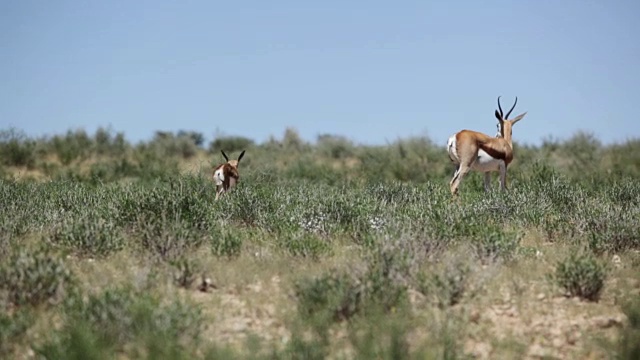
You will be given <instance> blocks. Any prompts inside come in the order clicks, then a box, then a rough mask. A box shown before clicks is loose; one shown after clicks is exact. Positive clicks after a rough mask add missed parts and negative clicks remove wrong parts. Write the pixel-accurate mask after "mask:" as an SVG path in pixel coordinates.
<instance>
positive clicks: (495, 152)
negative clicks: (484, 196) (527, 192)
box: [447, 96, 527, 195]
mask: <svg viewBox="0 0 640 360" xmlns="http://www.w3.org/2000/svg"><path fill="white" fill-rule="evenodd" d="M517 103H518V97H517V96H516V101H515V102H514V103H513V106H512V107H511V109H510V110H509V112H507V115H504V113H503V112H502V107H501V106H500V96H498V110H496V111H495V116H496V119H498V130H499V132H498V134H497V135H496V137H490V136H489V135H486V134H483V133H480V132H477V131H473V130H462V131H459V132H457V133H455V134H454V135H452V136H451V137H450V138H449V141H448V142H447V151H448V152H449V158H450V159H451V161H452V162H453V163H455V164H456V171H455V173H454V174H453V178H452V179H451V181H450V182H449V188H450V190H451V194H453V195H457V192H458V187H459V186H460V182H461V181H462V179H463V178H464V176H465V175H467V173H468V172H469V171H470V170H475V171H479V172H483V173H484V189H485V191H489V190H490V187H491V172H492V171H499V172H500V188H501V189H502V190H506V189H507V167H508V166H509V163H511V160H513V144H512V142H511V136H512V127H513V125H514V124H515V123H517V122H518V121H520V120H521V119H522V118H523V117H524V116H525V115H526V114H527V113H526V112H524V113H522V114H520V115H518V116H516V117H515V118H513V119H511V120H508V118H509V115H511V112H512V111H513V109H514V108H515V107H516V104H517Z"/></svg>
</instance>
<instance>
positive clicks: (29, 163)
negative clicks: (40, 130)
mask: <svg viewBox="0 0 640 360" xmlns="http://www.w3.org/2000/svg"><path fill="white" fill-rule="evenodd" d="M35 147H36V143H35V141H33V140H31V139H28V138H27V137H26V135H25V134H24V133H23V132H21V131H18V130H16V129H10V130H2V131H0V161H2V164H4V165H8V166H26V167H28V168H33V167H34V166H35V163H36V153H35Z"/></svg>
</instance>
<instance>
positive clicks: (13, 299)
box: [0, 250, 72, 306]
mask: <svg viewBox="0 0 640 360" xmlns="http://www.w3.org/2000/svg"><path fill="white" fill-rule="evenodd" d="M71 283H72V278H71V272H70V271H69V270H68V269H67V268H66V266H65V264H64V262H63V261H62V260H61V259H60V258H57V257H55V256H54V255H52V254H51V253H49V252H46V251H44V250H37V251H28V250H20V251H18V252H16V253H14V254H12V255H11V256H10V257H9V259H8V261H6V262H4V263H3V264H2V267H1V268H0V291H1V292H2V295H3V297H6V301H8V302H9V304H12V305H14V306H22V305H40V304H44V303H46V302H50V301H54V300H57V299H58V298H60V297H61V296H62V295H63V294H64V292H65V289H66V288H68V287H69V286H70V285H71Z"/></svg>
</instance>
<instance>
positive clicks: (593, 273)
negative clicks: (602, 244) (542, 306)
mask: <svg viewBox="0 0 640 360" xmlns="http://www.w3.org/2000/svg"><path fill="white" fill-rule="evenodd" d="M606 277H607V269H606V268H605V266H604V265H603V264H601V263H600V262H599V261H598V260H597V259H596V258H595V257H594V256H593V255H590V254H588V253H573V254H571V255H569V256H568V257H567V258H565V259H564V260H562V261H560V262H559V263H558V264H557V266H556V271H555V280H556V283H557V284H558V285H559V286H560V287H561V288H563V289H564V290H565V291H566V292H567V294H569V295H571V296H578V297H581V298H583V299H586V300H590V301H598V300H599V299H600V295H601V293H602V290H603V288H604V282H605V280H606Z"/></svg>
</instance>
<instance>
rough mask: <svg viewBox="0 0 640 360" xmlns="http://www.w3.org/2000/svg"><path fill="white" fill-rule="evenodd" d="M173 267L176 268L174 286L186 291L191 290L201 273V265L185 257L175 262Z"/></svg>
mask: <svg viewBox="0 0 640 360" xmlns="http://www.w3.org/2000/svg"><path fill="white" fill-rule="evenodd" d="M172 265H173V267H174V273H173V282H174V284H176V286H179V287H182V288H185V289H188V288H190V287H191V285H193V282H194V281H196V278H197V276H198V273H199V272H200V264H198V263H197V262H196V261H194V260H191V259H189V258H187V257H183V258H180V259H178V260H175V261H173V262H172Z"/></svg>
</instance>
